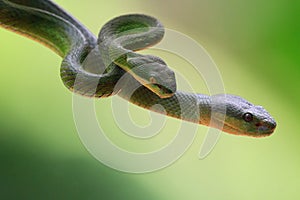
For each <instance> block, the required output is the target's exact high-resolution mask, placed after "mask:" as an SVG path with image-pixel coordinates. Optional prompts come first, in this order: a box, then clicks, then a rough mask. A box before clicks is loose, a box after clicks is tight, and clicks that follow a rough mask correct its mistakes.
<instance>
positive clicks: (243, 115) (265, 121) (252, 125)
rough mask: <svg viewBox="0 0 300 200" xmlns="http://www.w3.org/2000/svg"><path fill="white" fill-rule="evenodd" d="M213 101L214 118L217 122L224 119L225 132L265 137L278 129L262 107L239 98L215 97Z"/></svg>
mask: <svg viewBox="0 0 300 200" xmlns="http://www.w3.org/2000/svg"><path fill="white" fill-rule="evenodd" d="M212 101H213V102H214V103H213V104H212V105H215V108H213V112H212V116H213V118H214V119H215V120H216V121H220V120H223V119H224V125H223V131H225V132H228V133H231V134H235V135H247V136H253V137H264V136H268V135H271V134H272V133H273V132H274V130H275V128H276V122H275V120H274V119H273V117H272V116H271V115H270V114H269V113H268V112H267V111H266V110H265V109H264V108H263V107H262V106H256V105H253V104H252V103H250V102H248V101H247V100H245V99H243V98H241V97H239V96H234V95H215V96H213V100H212ZM224 110H226V113H224V112H223V111H224Z"/></svg>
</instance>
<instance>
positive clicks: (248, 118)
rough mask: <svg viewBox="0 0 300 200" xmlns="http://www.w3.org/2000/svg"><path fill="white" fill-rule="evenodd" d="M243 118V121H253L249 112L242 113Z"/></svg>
mask: <svg viewBox="0 0 300 200" xmlns="http://www.w3.org/2000/svg"><path fill="white" fill-rule="evenodd" d="M243 119H244V120H245V122H251V121H253V115H252V114H251V113H245V114H244V115H243Z"/></svg>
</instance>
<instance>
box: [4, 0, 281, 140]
mask: <svg viewBox="0 0 300 200" xmlns="http://www.w3.org/2000/svg"><path fill="white" fill-rule="evenodd" d="M0 26H2V27H4V28H6V29H9V30H12V31H14V32H17V33H19V34H22V35H25V36H27V37H29V38H31V39H34V40H36V41H38V42H40V43H42V44H44V45H46V46H47V47H49V48H51V49H52V50H53V51H55V52H56V53H57V54H58V55H59V56H61V57H62V58H63V61H62V64H61V78H62V81H63V83H64V85H65V86H66V87H67V88H68V89H70V90H71V91H73V92H75V93H78V94H81V95H84V96H89V97H96V98H101V97H108V96H111V95H115V94H117V95H119V96H121V97H122V98H124V99H126V100H128V101H130V102H131V103H133V104H136V105H138V106H140V107H143V108H145V109H149V110H152V111H155V112H160V113H162V114H165V115H168V116H171V117H174V118H178V119H180V120H185V121H189V122H193V123H198V124H202V125H206V126H210V127H214V128H219V129H221V130H222V131H224V132H227V133H231V134H235V135H246V136H253V137H261V136H268V135H270V134H272V133H273V131H274V130H275V127H276V122H275V120H274V119H273V118H272V116H271V115H270V114H269V113H268V112H267V111H266V110H265V109H264V108H263V107H261V106H256V105H253V104H252V103H250V102H248V101H247V100H245V99H243V98H241V97H239V96H235V95H229V94H226V95H225V94H219V95H212V96H209V95H205V94H195V93H188V92H184V91H177V90H176V79H175V74H174V72H173V71H172V70H171V69H170V68H169V67H168V66H167V64H166V63H165V62H164V61H163V60H162V59H160V58H158V57H156V56H152V55H142V54H138V53H136V51H138V50H141V49H144V48H147V47H149V46H152V45H154V44H156V43H158V42H159V41H160V40H161V39H162V37H163V35H164V28H163V25H162V24H161V23H160V22H159V21H158V20H157V19H155V18H153V17H150V16H147V15H142V14H130V15H123V16H119V17H116V18H114V19H112V20H110V21H109V22H108V23H106V24H105V25H104V26H103V27H102V29H101V31H100V33H99V37H98V39H97V38H96V37H95V36H94V35H93V34H92V33H91V32H90V31H89V30H88V29H87V28H85V27H84V26H83V25H82V24H81V23H80V22H79V21H77V20H76V19H74V18H73V17H72V16H71V15H69V14H68V13H67V12H66V11H64V10H63V9H62V8H60V7H59V6H58V5H56V4H55V3H53V2H52V1H49V0H0ZM91 54H93V55H94V57H95V56H96V57H97V58H96V59H90V60H88V59H87V58H88V57H90V56H91ZM91 57H93V56H91ZM86 62H89V63H90V64H91V63H92V64H93V62H94V63H95V65H97V66H102V68H103V70H102V69H101V70H100V72H99V69H98V67H94V70H91V69H88V68H87V67H85V63H86ZM90 64H89V65H90ZM103 66H104V67H103ZM99 68H101V67H99ZM97 70H98V71H97ZM124 75H127V76H126V78H123V77H125V76H124ZM122 78H123V81H122V82H121V84H118V83H119V82H120V80H121V79H122ZM95 83H96V84H95ZM156 104H159V105H161V106H162V107H163V108H164V109H161V107H157V106H154V105H156ZM220 123H221V124H222V126H220Z"/></svg>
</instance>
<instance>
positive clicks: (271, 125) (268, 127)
mask: <svg viewBox="0 0 300 200" xmlns="http://www.w3.org/2000/svg"><path fill="white" fill-rule="evenodd" d="M256 126H257V127H258V131H259V132H263V133H266V134H271V133H273V132H274V130H275V128H276V126H277V124H276V122H275V120H273V119H268V120H264V121H262V122H261V123H257V124H256Z"/></svg>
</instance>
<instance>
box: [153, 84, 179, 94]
mask: <svg viewBox="0 0 300 200" xmlns="http://www.w3.org/2000/svg"><path fill="white" fill-rule="evenodd" d="M152 85H153V86H154V88H157V89H158V91H159V94H157V95H158V96H159V97H160V98H169V97H171V96H173V95H174V91H172V90H171V89H169V88H167V87H165V86H163V85H160V84H157V83H155V84H152ZM155 93H156V92H155Z"/></svg>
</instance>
